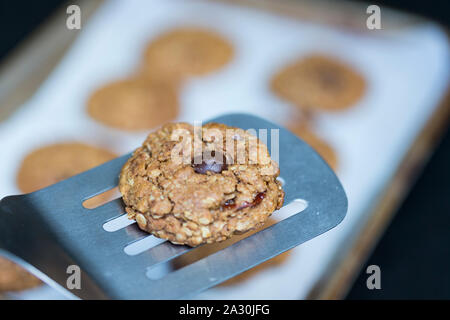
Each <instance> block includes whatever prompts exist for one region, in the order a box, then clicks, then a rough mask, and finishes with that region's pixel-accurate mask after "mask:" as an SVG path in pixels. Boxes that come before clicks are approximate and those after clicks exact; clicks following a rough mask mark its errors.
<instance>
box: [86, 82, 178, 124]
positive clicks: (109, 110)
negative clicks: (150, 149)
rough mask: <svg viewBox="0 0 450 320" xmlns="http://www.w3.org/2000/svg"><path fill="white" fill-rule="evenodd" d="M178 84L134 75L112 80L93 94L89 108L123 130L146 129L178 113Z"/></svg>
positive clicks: (91, 114)
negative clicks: (133, 76)
mask: <svg viewBox="0 0 450 320" xmlns="http://www.w3.org/2000/svg"><path fill="white" fill-rule="evenodd" d="M178 109H179V106H178V96H177V86H176V85H172V84H170V83H168V82H162V81H153V80H149V79H144V78H131V79H126V80H120V81H116V82H113V83H110V84H108V85H106V86H104V87H102V88H100V89H98V90H97V91H96V92H94V94H93V95H92V96H91V97H90V98H89V101H88V107H87V111H88V113H89V115H90V116H91V117H92V118H94V119H95V120H97V121H99V122H101V123H103V124H105V125H107V126H111V127H114V128H118V129H122V130H146V129H151V128H154V127H157V126H159V125H161V124H163V123H165V122H167V121H170V120H173V119H175V118H176V117H177V115H178Z"/></svg>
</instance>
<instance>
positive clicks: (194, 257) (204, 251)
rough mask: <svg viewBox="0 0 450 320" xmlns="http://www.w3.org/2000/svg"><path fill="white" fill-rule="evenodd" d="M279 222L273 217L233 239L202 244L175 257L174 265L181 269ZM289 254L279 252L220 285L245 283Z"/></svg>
mask: <svg viewBox="0 0 450 320" xmlns="http://www.w3.org/2000/svg"><path fill="white" fill-rule="evenodd" d="M277 222H278V221H277V220H275V219H273V218H269V219H268V220H267V221H266V223H265V224H264V226H263V227H261V228H258V229H254V230H252V231H249V232H247V233H245V234H243V235H236V236H234V237H232V238H231V239H228V240H225V241H223V242H220V243H212V244H207V245H204V246H201V247H199V248H197V249H195V250H192V251H189V252H187V253H185V254H183V255H181V256H179V257H178V258H176V259H174V260H173V262H172V263H173V267H174V268H175V269H180V268H182V267H185V266H187V265H189V264H192V263H194V262H196V261H198V260H200V259H203V258H205V257H207V256H209V255H211V254H213V253H215V252H217V251H219V250H222V249H224V248H226V247H229V246H231V245H232V244H233V243H236V242H238V241H240V240H242V239H244V238H246V237H248V236H251V235H252V234H254V233H256V232H258V231H260V230H263V229H265V228H267V227H270V226H271V225H273V224H275V223H277ZM289 254H290V251H286V252H283V253H282V254H279V255H278V256H276V257H273V258H272V259H270V260H267V261H265V262H263V263H261V264H259V265H257V266H256V267H253V268H251V269H249V270H247V271H245V272H243V273H241V274H238V275H237V276H235V277H233V278H231V279H229V280H227V281H225V282H222V283H221V284H220V285H219V286H232V285H238V284H240V283H243V282H245V281H247V280H249V279H251V278H252V277H253V276H256V275H257V274H259V273H260V272H263V271H264V270H268V269H271V268H274V267H278V266H280V265H282V264H283V263H284V262H285V261H286V260H287V259H288V258H289Z"/></svg>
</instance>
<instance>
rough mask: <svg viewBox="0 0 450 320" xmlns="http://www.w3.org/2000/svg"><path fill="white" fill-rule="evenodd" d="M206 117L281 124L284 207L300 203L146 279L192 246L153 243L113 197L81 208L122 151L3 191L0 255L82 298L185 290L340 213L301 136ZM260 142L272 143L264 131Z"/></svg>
mask: <svg viewBox="0 0 450 320" xmlns="http://www.w3.org/2000/svg"><path fill="white" fill-rule="evenodd" d="M211 121H212V122H220V123H224V124H227V125H230V126H234V127H240V128H243V129H249V128H252V129H256V130H259V129H268V132H269V133H270V130H271V129H280V130H279V164H280V172H281V175H280V176H281V177H282V179H283V180H284V186H283V188H284V190H285V192H286V198H285V206H286V205H289V204H290V203H292V202H293V201H295V200H298V199H303V200H304V203H306V204H307V207H306V209H304V210H303V211H302V212H300V213H297V214H294V215H292V216H290V217H288V218H286V219H284V220H282V221H280V222H278V223H276V224H274V225H272V226H271V227H269V228H266V229H264V230H262V231H260V232H258V233H256V234H254V235H251V236H249V237H248V238H246V239H243V240H241V241H239V242H237V243H234V244H233V245H231V246H229V247H227V248H225V249H223V250H220V251H218V252H216V253H214V254H212V255H209V256H208V257H206V258H203V259H201V260H199V261H196V262H194V263H192V264H190V265H187V266H185V267H183V268H181V269H179V270H175V271H173V272H168V273H167V274H165V275H164V276H163V277H162V278H159V279H150V277H149V276H148V270H149V269H151V268H153V267H156V266H158V265H161V264H164V263H167V262H169V261H171V260H172V259H174V258H176V257H178V256H180V255H182V254H184V253H186V252H187V251H190V250H196V248H194V249H192V248H189V247H186V246H179V245H173V244H171V243H169V242H167V241H166V242H163V241H157V240H158V239H156V238H154V237H153V236H151V235H148V234H146V233H144V232H142V231H140V230H139V229H138V228H137V226H136V225H135V224H132V221H130V222H127V219H126V216H125V215H124V208H123V204H122V201H121V199H116V200H113V201H111V202H109V203H107V204H105V205H102V206H100V207H97V208H95V209H86V208H84V207H83V206H82V202H83V201H84V200H86V199H88V198H91V197H93V196H95V195H98V194H100V193H102V192H104V191H106V190H109V189H111V188H113V187H115V186H117V183H118V175H119V172H120V170H121V168H122V166H123V164H124V163H125V161H126V160H127V158H128V157H129V156H130V155H129V154H128V155H125V156H123V157H120V158H117V159H115V160H112V161H110V162H108V163H105V164H103V165H101V166H99V167H97V168H94V169H92V170H89V171H87V172H84V173H81V174H79V175H77V176H74V177H72V178H69V179H67V180H64V181H62V182H60V183H57V184H54V185H52V186H50V187H48V188H45V189H42V190H39V191H36V192H33V193H31V194H27V195H21V196H10V197H6V198H4V199H2V200H1V202H0V255H4V256H6V257H8V258H10V259H12V260H14V261H16V262H18V263H20V264H21V265H23V266H24V267H25V268H26V269H28V270H29V271H31V272H32V273H34V274H35V275H37V276H38V277H40V278H41V279H43V280H44V281H46V282H47V283H49V284H50V285H53V286H54V287H56V288H58V289H61V290H63V291H65V292H66V293H67V292H71V293H72V294H73V295H75V296H77V297H80V298H83V299H102V298H114V299H173V298H186V297H192V296H193V295H195V294H196V293H199V292H201V291H202V290H205V289H207V288H210V287H212V286H214V285H217V284H219V283H221V282H223V281H225V280H227V279H229V278H231V277H233V276H235V275H237V274H239V273H241V272H243V271H245V270H247V269H250V268H252V267H254V266H256V265H258V264H260V263H262V262H264V261H266V260H268V259H270V258H272V257H274V256H276V255H278V254H280V253H282V252H284V251H286V250H289V249H291V248H293V247H295V246H297V245H299V244H301V243H303V242H305V241H307V240H310V239H312V238H314V237H316V236H318V235H320V234H322V233H324V232H326V231H328V230H330V229H331V228H333V227H335V226H336V225H337V224H339V223H340V222H341V221H342V219H343V218H344V217H345V214H346V212H347V198H346V196H345V193H344V190H343V188H342V186H341V184H340V183H339V181H338V179H337V177H336V176H335V174H334V173H333V171H332V170H331V169H330V168H329V167H328V166H327V164H326V163H325V162H324V161H323V160H322V159H321V158H320V156H319V155H318V154H317V153H316V152H315V151H314V150H313V149H312V148H311V147H309V146H308V145H307V144H306V143H305V142H303V141H302V140H300V139H298V138H297V137H296V136H294V135H293V134H292V133H290V132H289V131H287V130H285V129H283V128H279V126H277V125H275V124H273V123H270V122H268V121H266V120H263V119H261V118H258V117H255V116H250V115H245V114H230V115H225V116H221V117H218V118H216V119H213V120H211ZM272 138H273V137H272ZM267 143H268V146H270V145H271V141H270V134H268V141H267ZM269 148H270V147H269ZM281 210H283V208H282V209H281ZM275 215H276V213H274V216H275ZM121 227H123V228H121ZM139 247H140V249H139ZM137 248H138V249H139V250H140V251H139V250H138V249H137ZM146 249H147V250H146ZM141 251H143V252H141ZM72 265H75V266H79V268H80V270H81V282H80V283H81V288H79V289H77V288H75V289H72V290H69V289H67V287H66V284H67V279H68V277H69V276H70V274H68V267H69V266H72ZM69 271H70V269H69ZM72 297H73V296H72Z"/></svg>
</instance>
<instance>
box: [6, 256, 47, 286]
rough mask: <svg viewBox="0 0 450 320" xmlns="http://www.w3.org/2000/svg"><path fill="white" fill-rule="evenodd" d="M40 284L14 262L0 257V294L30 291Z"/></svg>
mask: <svg viewBox="0 0 450 320" xmlns="http://www.w3.org/2000/svg"><path fill="white" fill-rule="evenodd" d="M40 283H41V281H40V280H39V279H38V278H36V277H34V276H33V275H31V274H30V273H28V272H27V271H25V270H24V269H22V268H21V267H20V266H18V265H17V264H15V263H14V262H11V261H9V260H7V259H5V258H3V257H0V292H5V291H20V290H25V289H30V288H33V287H36V286H37V285H39V284H40Z"/></svg>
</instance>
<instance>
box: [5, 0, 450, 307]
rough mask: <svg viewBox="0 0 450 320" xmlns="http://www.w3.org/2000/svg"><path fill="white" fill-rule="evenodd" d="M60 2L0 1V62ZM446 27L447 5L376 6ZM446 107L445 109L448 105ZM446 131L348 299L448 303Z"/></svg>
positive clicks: (400, 0)
mask: <svg viewBox="0 0 450 320" xmlns="http://www.w3.org/2000/svg"><path fill="white" fill-rule="evenodd" d="M65 3H66V1H63V0H46V1H17V0H16V1H14V0H9V1H5V0H0V63H1V62H2V61H1V60H2V59H3V58H5V57H6V56H7V55H8V53H9V52H11V50H12V49H14V48H15V47H16V46H17V45H18V44H19V43H20V42H21V41H23V40H24V39H25V38H26V37H27V36H28V35H29V34H30V32H32V31H33V30H34V29H35V28H36V27H38V26H39V25H40V24H41V23H42V22H43V21H44V20H45V19H46V18H48V16H49V15H50V14H51V13H52V12H53V11H54V10H55V9H57V8H58V7H59V6H61V5H62V4H65ZM373 4H378V5H379V6H380V7H381V8H382V7H383V6H385V5H387V6H390V7H394V8H398V9H402V10H404V11H409V12H413V13H416V14H420V15H423V16H426V17H428V18H431V19H433V20H435V21H438V22H439V23H441V24H443V25H445V26H446V27H447V28H448V27H449V25H450V23H449V22H450V1H448V0H443V1H411V0H391V1H376V2H373ZM0 107H1V106H0ZM449 107H450V106H449ZM449 166H450V131H449V130H448V128H447V130H446V133H445V134H444V138H443V140H442V141H441V143H440V144H439V146H438V148H437V149H436V152H435V153H434V155H433V156H432V157H431V159H430V160H429V162H428V163H427V165H426V166H425V169H424V171H423V173H422V175H421V176H420V177H419V179H418V180H417V181H416V183H415V184H414V186H413V187H412V190H411V192H410V194H409V196H408V197H407V199H406V201H405V202H404V203H403V205H402V206H401V208H400V209H399V210H398V212H397V214H396V216H395V218H394V219H393V221H392V223H391V224H390V226H389V227H388V229H387V230H386V232H385V233H384V236H383V237H382V239H381V241H380V242H379V243H378V245H377V246H376V248H375V250H374V252H373V253H372V255H371V257H370V258H369V260H368V262H367V263H366V265H365V266H364V267H363V269H362V272H361V274H360V275H359V277H358V279H357V280H356V282H355V284H354V286H353V287H352V289H351V290H350V292H349V294H348V297H347V298H348V299H392V298H394V299H450V168H449ZM372 264H375V265H378V266H380V268H381V286H382V289H381V290H368V289H367V287H366V279H367V277H368V275H367V274H366V273H365V270H366V268H367V265H372Z"/></svg>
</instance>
